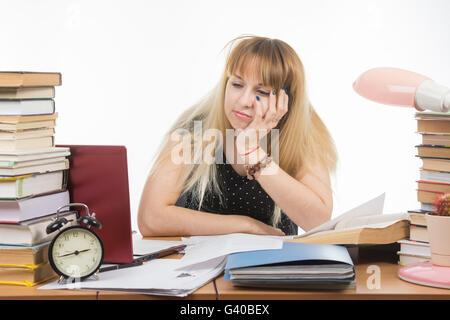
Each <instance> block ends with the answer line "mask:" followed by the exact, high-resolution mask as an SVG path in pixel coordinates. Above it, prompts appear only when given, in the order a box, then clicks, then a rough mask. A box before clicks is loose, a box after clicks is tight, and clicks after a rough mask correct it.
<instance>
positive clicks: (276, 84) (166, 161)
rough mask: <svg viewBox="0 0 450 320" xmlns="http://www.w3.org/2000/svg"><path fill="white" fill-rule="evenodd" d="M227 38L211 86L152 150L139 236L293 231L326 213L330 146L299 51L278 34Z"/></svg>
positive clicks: (325, 217)
mask: <svg viewBox="0 0 450 320" xmlns="http://www.w3.org/2000/svg"><path fill="white" fill-rule="evenodd" d="M231 44H232V45H231V47H230V48H231V49H230V52H229V54H228V57H227V61H226V65H225V70H224V74H223V76H222V78H221V80H220V81H219V83H218V84H217V86H216V87H215V89H213V90H212V91H211V92H210V93H209V94H208V95H207V96H206V97H205V98H204V99H202V100H201V101H200V102H199V103H197V104H195V105H194V106H192V107H191V108H189V109H188V110H186V111H185V112H184V113H183V114H182V115H181V116H180V117H179V118H178V119H177V121H176V122H175V124H174V125H173V126H172V127H171V129H170V130H169V131H168V132H167V133H166V135H165V138H164V140H163V142H162V144H161V147H160V149H159V150H158V154H157V158H156V161H155V164H154V165H153V168H152V170H151V171H150V174H149V176H148V179H147V182H146V184H145V187H144V190H143V193H142V197H141V202H140V206H139V213H138V225H139V229H140V232H141V233H142V234H143V235H144V236H187V235H213V234H227V233H238V232H240V233H252V234H265V235H284V234H297V232H298V231H297V230H298V229H297V226H299V227H301V228H302V229H303V230H305V231H307V230H310V229H312V228H313V227H316V226H318V225H320V224H322V223H324V222H325V221H327V220H329V219H330V217H331V212H332V207H333V198H332V190H331V186H330V176H329V175H330V173H331V172H332V171H334V170H335V167H336V152H335V148H334V144H333V141H332V139H331V136H330V134H329V132H328V130H327V128H326V127H325V125H324V124H323V122H322V121H321V119H320V118H319V116H318V115H317V113H316V112H315V111H314V109H313V107H312V106H311V104H310V102H309V100H308V97H307V95H306V88H305V75H304V70H303V65H302V63H301V61H300V59H299V57H298V56H297V54H296V53H295V51H294V50H293V49H292V48H291V47H290V46H289V45H288V44H286V43H285V42H283V41H281V40H277V39H269V38H263V37H247V36H243V37H239V38H237V39H235V40H233V41H232V42H231ZM199 126H200V129H201V130H199ZM204 132H205V134H204V135H202V134H203V133H204ZM211 132H212V133H215V134H211ZM230 132H231V133H232V135H231V139H229V137H230ZM224 137H226V143H224V141H223V140H224ZM180 141H181V142H180ZM211 146H212V147H213V148H211ZM191 155H193V157H192V156H191ZM271 155H272V156H271ZM275 155H276V157H274V156H275ZM278 158H279V159H278ZM180 159H182V160H184V161H180ZM208 159H209V160H208ZM211 159H214V160H215V161H210V160H211ZM222 160H223V161H222Z"/></svg>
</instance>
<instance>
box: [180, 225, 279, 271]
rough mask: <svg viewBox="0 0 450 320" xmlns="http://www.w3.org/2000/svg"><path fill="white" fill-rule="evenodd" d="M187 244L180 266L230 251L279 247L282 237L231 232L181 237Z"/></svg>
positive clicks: (226, 253)
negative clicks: (218, 234)
mask: <svg viewBox="0 0 450 320" xmlns="http://www.w3.org/2000/svg"><path fill="white" fill-rule="evenodd" d="M182 240H183V243H184V244H186V245H187V247H186V249H185V254H184V257H183V258H182V259H181V265H180V268H181V267H187V266H191V265H195V264H197V263H202V262H204V261H208V260H210V259H215V258H218V257H223V256H227V255H229V254H231V253H236V252H244V251H255V250H270V249H281V248H282V247H283V237H275V236H261V235H253V234H244V233H232V234H226V235H220V236H195V237H190V238H183V239H182Z"/></svg>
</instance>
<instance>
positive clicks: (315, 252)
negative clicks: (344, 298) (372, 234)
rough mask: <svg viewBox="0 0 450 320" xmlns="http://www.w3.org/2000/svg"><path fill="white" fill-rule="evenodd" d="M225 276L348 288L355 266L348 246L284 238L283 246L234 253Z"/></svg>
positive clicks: (243, 282)
mask: <svg viewBox="0 0 450 320" xmlns="http://www.w3.org/2000/svg"><path fill="white" fill-rule="evenodd" d="M224 279H225V280H227V281H231V282H232V284H233V285H238V286H253V287H271V288H273V287H277V288H305V289H346V288H352V287H354V284H355V269H354V265H353V262H352V260H351V258H350V255H349V254H348V251H347V249H346V248H345V247H342V246H337V245H323V244H307V243H295V242H284V243H283V248H282V249H280V250H259V251H248V252H239V253H234V254H231V255H230V256H229V257H228V261H227V265H226V267H225V277H224Z"/></svg>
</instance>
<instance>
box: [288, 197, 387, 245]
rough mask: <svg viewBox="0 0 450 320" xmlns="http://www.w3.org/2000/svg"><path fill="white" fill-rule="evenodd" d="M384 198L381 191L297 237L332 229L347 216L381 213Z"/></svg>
mask: <svg viewBox="0 0 450 320" xmlns="http://www.w3.org/2000/svg"><path fill="white" fill-rule="evenodd" d="M384 198H385V193H382V194H381V195H379V196H377V197H375V198H374V199H372V200H369V201H367V202H365V203H363V204H361V205H359V206H357V207H355V208H353V209H351V210H349V211H347V212H345V213H343V214H341V215H340V216H338V217H336V218H334V219H332V220H330V221H327V222H325V223H323V224H321V225H320V226H318V227H316V228H314V229H312V230H310V231H308V232H305V233H303V234H301V235H299V236H297V238H303V237H306V236H309V235H311V234H314V233H318V232H321V231H329V230H333V229H334V228H335V226H336V224H337V223H338V222H340V221H341V220H343V219H345V218H348V217H353V218H355V217H363V216H372V215H379V214H382V213H383V207H384Z"/></svg>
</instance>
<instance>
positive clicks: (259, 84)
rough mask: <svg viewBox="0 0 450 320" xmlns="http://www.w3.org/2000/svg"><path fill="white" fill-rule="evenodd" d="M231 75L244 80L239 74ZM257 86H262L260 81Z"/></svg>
mask: <svg viewBox="0 0 450 320" xmlns="http://www.w3.org/2000/svg"><path fill="white" fill-rule="evenodd" d="M233 76H235V77H236V78H238V79H240V80H242V81H244V79H242V78H241V77H240V76H238V75H237V74H234V75H233ZM258 86H259V87H262V86H264V85H263V84H262V83H258Z"/></svg>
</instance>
